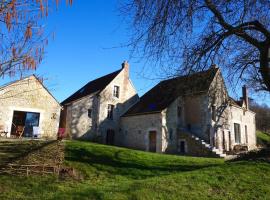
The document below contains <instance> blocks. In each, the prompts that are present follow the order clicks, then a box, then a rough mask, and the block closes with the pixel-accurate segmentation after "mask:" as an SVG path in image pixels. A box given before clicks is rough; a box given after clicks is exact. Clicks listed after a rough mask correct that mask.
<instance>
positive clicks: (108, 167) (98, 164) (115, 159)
mask: <svg viewBox="0 0 270 200" xmlns="http://www.w3.org/2000/svg"><path fill="white" fill-rule="evenodd" d="M126 153H127V151H126V150H117V151H113V152H111V153H110V154H109V155H108V154H106V153H104V154H100V152H99V153H95V149H91V151H90V150H87V149H85V148H76V149H73V148H67V149H66V158H65V160H66V161H71V162H77V163H84V164H85V163H87V164H89V165H91V166H92V167H94V168H96V169H97V170H98V171H104V172H107V173H109V174H111V175H122V176H126V177H129V178H134V179H144V178H149V177H153V176H160V175H168V174H171V173H174V172H187V171H193V170H199V169H203V168H207V167H213V166H218V165H220V164H214V163H210V164H209V163H205V164H194V163H174V162H170V163H168V162H165V163H164V162H162V160H161V161H160V162H157V161H156V160H155V162H151V160H149V161H148V162H147V160H142V159H140V160H136V158H132V155H130V157H129V154H126Z"/></svg>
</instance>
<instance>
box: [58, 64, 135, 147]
mask: <svg viewBox="0 0 270 200" xmlns="http://www.w3.org/2000/svg"><path fill="white" fill-rule="evenodd" d="M138 100H139V97H138V95H137V92H136V89H135V87H134V86H133V84H132V82H131V80H130V79H129V64H128V63H127V62H124V63H123V64H122V68H121V69H120V70H117V71H115V72H113V73H111V74H108V75H106V76H103V77H100V78H98V79H96V80H93V81H90V82H89V83H87V84H86V85H85V86H83V87H82V88H80V89H79V90H78V91H76V92H75V93H74V94H72V95H71V96H70V97H68V98H67V99H66V100H64V101H63V102H62V105H63V106H64V110H63V112H62V117H61V122H60V126H61V127H65V129H66V134H67V135H69V136H70V137H71V138H84V139H90V140H94V141H98V142H102V143H107V144H114V140H115V136H116V135H117V134H118V132H119V129H120V123H119V121H120V117H121V115H123V114H124V113H125V112H126V111H127V110H128V109H129V108H130V107H131V106H132V105H133V104H135V103H136V102H137V101H138Z"/></svg>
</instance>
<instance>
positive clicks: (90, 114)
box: [88, 109, 92, 118]
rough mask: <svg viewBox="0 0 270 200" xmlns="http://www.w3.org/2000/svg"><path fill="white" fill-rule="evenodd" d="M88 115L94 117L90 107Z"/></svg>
mask: <svg viewBox="0 0 270 200" xmlns="http://www.w3.org/2000/svg"><path fill="white" fill-rule="evenodd" d="M88 117H89V118H92V109H88Z"/></svg>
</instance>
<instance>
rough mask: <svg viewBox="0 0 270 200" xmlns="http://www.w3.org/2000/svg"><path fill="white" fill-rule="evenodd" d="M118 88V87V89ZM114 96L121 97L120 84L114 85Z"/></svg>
mask: <svg viewBox="0 0 270 200" xmlns="http://www.w3.org/2000/svg"><path fill="white" fill-rule="evenodd" d="M116 88H118V89H116ZM113 97H115V98H118V99H119V98H120V86H119V85H114V86H113Z"/></svg>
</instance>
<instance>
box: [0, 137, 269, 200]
mask: <svg viewBox="0 0 270 200" xmlns="http://www.w3.org/2000/svg"><path fill="white" fill-rule="evenodd" d="M65 154H66V157H65V160H66V161H65V162H66V164H67V165H68V166H71V167H74V168H75V169H77V171H80V172H81V173H82V174H83V176H84V179H83V180H80V181H78V180H58V179H57V178H56V177H53V176H43V177H36V176H32V177H28V178H25V177H11V176H7V175H5V176H3V175H2V176H0V199H117V200H120V199H170V200H171V199H269V197H270V164H269V163H266V162H251V161H241V162H226V163H225V162H224V161H223V160H222V159H210V158H193V157H182V156H171V155H160V154H152V153H146V152H141V151H134V150H129V149H125V148H117V147H110V146H104V145H98V144H93V143H89V142H80V141H71V142H66V150H65Z"/></svg>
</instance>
